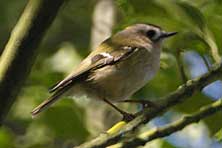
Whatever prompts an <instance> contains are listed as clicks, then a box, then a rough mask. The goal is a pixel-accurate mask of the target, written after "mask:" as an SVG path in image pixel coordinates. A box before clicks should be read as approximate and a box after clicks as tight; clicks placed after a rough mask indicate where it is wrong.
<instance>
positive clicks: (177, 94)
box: [78, 64, 222, 148]
mask: <svg viewBox="0 0 222 148" xmlns="http://www.w3.org/2000/svg"><path fill="white" fill-rule="evenodd" d="M221 75H222V64H216V65H214V66H213V67H212V69H211V71H210V72H208V73H206V74H204V75H203V76H201V77H200V78H196V79H193V80H188V81H187V82H186V84H184V85H182V86H180V87H179V88H178V89H177V90H176V91H174V92H172V93H170V94H169V95H167V96H165V97H163V98H162V101H161V102H160V103H159V108H158V109H157V108H152V109H150V110H144V111H143V112H139V113H137V115H138V116H137V117H136V118H135V119H134V120H132V121H131V122H129V123H128V124H127V125H126V126H124V127H123V128H122V130H121V131H120V132H118V133H115V134H111V135H110V134H102V135H100V136H98V137H97V138H95V139H93V140H92V141H89V142H86V143H84V144H82V145H80V146H79V147H78V148H104V147H106V146H110V145H113V144H115V143H117V142H119V141H120V140H121V139H122V138H123V137H124V136H123V135H126V134H127V133H131V132H133V131H134V130H135V129H137V128H138V127H139V126H140V125H142V124H145V123H147V122H149V121H150V120H151V119H153V118H154V117H156V116H158V115H159V114H161V113H163V112H164V111H166V110H167V109H169V108H170V107H172V106H175V105H176V104H178V103H180V102H183V101H184V100H185V99H186V98H188V97H190V96H192V95H193V93H194V92H195V91H200V90H202V88H203V87H205V86H206V85H208V84H210V83H211V82H213V81H215V80H217V79H219V78H220V77H221Z"/></svg>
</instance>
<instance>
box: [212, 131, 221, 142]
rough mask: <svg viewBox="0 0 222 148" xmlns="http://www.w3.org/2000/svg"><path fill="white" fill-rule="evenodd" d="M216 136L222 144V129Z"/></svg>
mask: <svg viewBox="0 0 222 148" xmlns="http://www.w3.org/2000/svg"><path fill="white" fill-rule="evenodd" d="M214 136H215V138H216V139H217V140H218V141H220V142H222V128H221V129H220V130H219V131H218V132H217V133H216V134H215V135H214Z"/></svg>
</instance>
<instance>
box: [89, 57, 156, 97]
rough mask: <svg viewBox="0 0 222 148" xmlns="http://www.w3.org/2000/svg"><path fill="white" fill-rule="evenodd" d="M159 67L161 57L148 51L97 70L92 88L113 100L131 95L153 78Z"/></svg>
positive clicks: (93, 76) (94, 91)
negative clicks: (155, 56)
mask: <svg viewBox="0 0 222 148" xmlns="http://www.w3.org/2000/svg"><path fill="white" fill-rule="evenodd" d="M158 68H159V57H157V58H150V57H149V54H148V53H138V54H137V55H135V56H133V57H132V58H129V59H127V60H125V61H122V62H120V63H118V64H117V65H112V66H106V67H104V68H101V69H99V70H96V71H95V72H94V73H93V75H92V80H93V81H92V82H91V84H90V85H91V86H90V88H94V89H93V91H92V94H93V93H96V94H100V96H98V98H101V97H104V98H106V99H109V100H111V101H115V100H123V99H126V98H128V97H129V96H131V95H132V94H133V93H135V92H136V91H137V90H138V89H140V88H141V87H143V86H144V85H145V84H146V83H147V82H148V81H149V80H150V79H152V78H153V76H154V75H155V73H156V72H157V70H158Z"/></svg>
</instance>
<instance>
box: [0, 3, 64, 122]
mask: <svg viewBox="0 0 222 148" xmlns="http://www.w3.org/2000/svg"><path fill="white" fill-rule="evenodd" d="M64 1H65V0H30V1H28V4H27V6H26V8H25V10H24V12H23V14H22V16H21V17H20V19H19V21H18V23H17V24H16V26H15V28H14V29H13V31H12V33H11V36H10V38H9V41H8V43H7V45H6V46H5V49H4V52H3V54H2V56H1V61H0V125H1V124H2V122H3V120H4V117H5V116H6V115H7V113H8V111H9V109H10V107H11V106H12V104H13V102H14V101H15V99H16V96H17V95H18V93H19V91H20V90H21V87H22V85H23V83H24V81H25V80H26V78H27V76H28V74H29V72H30V69H31V66H32V63H33V62H34V60H35V57H36V55H37V54H36V53H37V47H38V45H39V43H40V42H41V40H42V38H43V36H44V33H45V32H46V30H47V29H48V28H49V26H50V24H51V23H52V21H53V19H54V18H55V16H56V14H57V12H58V10H59V8H60V6H61V5H62V4H63V3H64Z"/></svg>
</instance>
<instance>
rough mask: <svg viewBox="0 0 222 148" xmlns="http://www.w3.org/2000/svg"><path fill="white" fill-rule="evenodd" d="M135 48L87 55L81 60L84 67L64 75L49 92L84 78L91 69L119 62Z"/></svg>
mask: <svg viewBox="0 0 222 148" xmlns="http://www.w3.org/2000/svg"><path fill="white" fill-rule="evenodd" d="M136 50H137V48H136V47H129V46H125V47H122V48H120V49H118V50H115V51H111V52H101V53H98V54H96V55H93V56H89V57H87V59H86V60H85V61H83V64H84V65H85V67H84V68H81V67H80V68H81V70H78V71H76V72H74V73H72V74H71V75H69V76H68V77H66V78H65V79H64V80H62V81H60V82H58V83H56V84H55V85H54V86H53V87H52V88H51V89H50V90H49V92H50V93H52V92H55V91H58V90H60V89H62V88H64V87H66V86H69V85H71V84H73V83H74V82H77V81H79V80H82V79H84V78H86V77H87V76H88V74H89V72H90V71H91V70H95V69H99V68H102V67H104V66H106V65H113V64H115V63H117V62H120V61H122V60H124V59H126V58H127V57H129V56H130V55H131V54H132V53H133V52H135V51H136ZM89 58H90V59H89ZM89 61H90V64H89ZM87 64H88V65H87Z"/></svg>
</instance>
